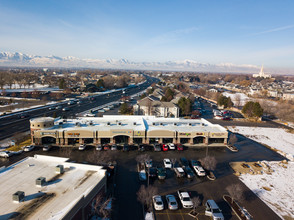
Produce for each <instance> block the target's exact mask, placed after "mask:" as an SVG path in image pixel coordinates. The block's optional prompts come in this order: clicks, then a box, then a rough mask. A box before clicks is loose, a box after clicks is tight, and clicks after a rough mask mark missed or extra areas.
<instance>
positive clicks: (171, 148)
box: [167, 143, 176, 150]
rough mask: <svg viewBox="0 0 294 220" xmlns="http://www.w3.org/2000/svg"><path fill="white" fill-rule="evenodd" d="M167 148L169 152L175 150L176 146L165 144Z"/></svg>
mask: <svg viewBox="0 0 294 220" xmlns="http://www.w3.org/2000/svg"><path fill="white" fill-rule="evenodd" d="M167 146H168V148H169V149H170V150H175V149H176V146H175V145H174V144H173V143H170V144H167Z"/></svg>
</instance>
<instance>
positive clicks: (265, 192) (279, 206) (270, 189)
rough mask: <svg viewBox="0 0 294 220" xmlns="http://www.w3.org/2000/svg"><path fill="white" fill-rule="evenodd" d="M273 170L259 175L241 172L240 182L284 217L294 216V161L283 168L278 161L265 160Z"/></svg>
mask: <svg viewBox="0 0 294 220" xmlns="http://www.w3.org/2000/svg"><path fill="white" fill-rule="evenodd" d="M267 163H268V164H269V165H270V167H271V169H273V170H274V172H273V173H272V174H271V175H270V174H266V173H263V174H261V175H251V174H243V175H241V176H240V179H241V180H242V182H243V183H244V184H245V185H246V186H247V187H248V188H250V190H251V191H253V192H254V193H255V194H256V195H257V196H258V197H259V198H260V199H261V200H263V201H264V202H265V203H266V204H267V205H268V206H269V207H270V208H271V209H273V210H274V211H275V212H276V213H277V214H278V215H280V216H281V217H282V218H284V219H285V216H288V217H291V218H294V196H293V192H294V184H293V179H294V162H289V163H288V164H287V165H286V166H287V168H284V167H282V166H280V165H279V162H267Z"/></svg>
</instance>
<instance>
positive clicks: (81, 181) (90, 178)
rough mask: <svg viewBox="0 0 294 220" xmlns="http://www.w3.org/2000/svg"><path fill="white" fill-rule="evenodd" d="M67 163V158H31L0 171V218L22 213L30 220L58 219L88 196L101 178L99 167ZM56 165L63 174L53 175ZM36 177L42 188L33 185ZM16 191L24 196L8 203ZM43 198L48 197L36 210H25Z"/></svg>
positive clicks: (102, 170) (101, 170)
mask: <svg viewBox="0 0 294 220" xmlns="http://www.w3.org/2000/svg"><path fill="white" fill-rule="evenodd" d="M67 160H68V158H60V157H51V156H41V155H35V156H34V157H27V158H25V159H24V160H21V161H19V162H17V163H16V164H13V165H11V166H9V167H7V168H4V169H1V170H0V179H1V181H0V194H1V200H0V213H1V215H4V216H6V217H7V218H9V217H11V216H12V215H13V214H14V213H15V212H19V213H22V214H24V212H25V213H27V214H28V215H27V216H28V217H29V218H30V219H50V218H54V217H55V216H60V217H62V216H64V215H65V214H66V213H67V212H68V211H69V210H70V209H71V208H72V207H73V206H74V205H75V202H74V201H78V200H79V199H81V198H82V197H83V196H86V195H88V194H89V193H90V192H91V190H92V189H93V188H94V187H95V186H96V185H97V184H98V183H99V182H100V181H101V180H102V179H103V178H104V177H105V170H104V169H102V167H100V166H93V165H85V164H77V163H70V162H66V161H67ZM57 165H63V166H64V169H65V172H64V173H63V174H56V172H55V169H56V166H57ZM57 175H59V176H57ZM60 175H61V176H60ZM39 177H45V178H46V181H47V183H46V185H45V186H42V187H37V186H36V185H35V180H36V179H37V178H39ZM50 179H51V181H50ZM17 191H23V192H24V193H25V198H24V201H23V202H20V203H15V202H13V201H12V194H14V193H15V192H17ZM46 196H51V197H50V198H49V199H48V200H46V199H44V200H43V201H42V205H41V206H40V207H39V208H37V209H35V208H31V209H30V208H29V207H30V204H32V203H35V202H37V200H42V198H44V197H46ZM58 219H60V218H58Z"/></svg>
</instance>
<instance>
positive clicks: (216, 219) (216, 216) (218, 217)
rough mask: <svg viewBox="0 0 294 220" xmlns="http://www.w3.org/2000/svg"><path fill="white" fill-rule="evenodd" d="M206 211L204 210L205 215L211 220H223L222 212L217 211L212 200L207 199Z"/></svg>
mask: <svg viewBox="0 0 294 220" xmlns="http://www.w3.org/2000/svg"><path fill="white" fill-rule="evenodd" d="M205 206H206V209H205V215H206V216H211V217H212V219H213V220H224V219H225V218H224V216H223V214H222V211H221V210H220V209H219V207H218V205H217V204H216V203H215V201H214V200H212V199H209V200H207V202H206V203H205Z"/></svg>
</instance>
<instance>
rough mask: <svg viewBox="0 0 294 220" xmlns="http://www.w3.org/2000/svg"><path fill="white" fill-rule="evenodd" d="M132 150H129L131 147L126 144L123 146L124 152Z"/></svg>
mask: <svg viewBox="0 0 294 220" xmlns="http://www.w3.org/2000/svg"><path fill="white" fill-rule="evenodd" d="M129 150H130V149H129V145H127V144H124V146H123V151H124V152H128V151H129Z"/></svg>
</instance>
